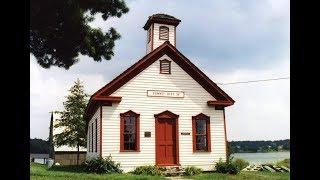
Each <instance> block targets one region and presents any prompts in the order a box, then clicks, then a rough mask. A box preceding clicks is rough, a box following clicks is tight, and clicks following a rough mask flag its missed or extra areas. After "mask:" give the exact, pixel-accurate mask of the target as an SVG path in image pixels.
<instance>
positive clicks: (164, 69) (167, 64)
mask: <svg viewBox="0 0 320 180" xmlns="http://www.w3.org/2000/svg"><path fill="white" fill-rule="evenodd" d="M160 74H171V61H169V60H167V59H164V60H160Z"/></svg>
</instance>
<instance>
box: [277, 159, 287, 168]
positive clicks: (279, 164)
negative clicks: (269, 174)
mask: <svg viewBox="0 0 320 180" xmlns="http://www.w3.org/2000/svg"><path fill="white" fill-rule="evenodd" d="M276 165H277V166H285V167H287V168H290V159H284V160H282V161H278V162H277V163H276Z"/></svg>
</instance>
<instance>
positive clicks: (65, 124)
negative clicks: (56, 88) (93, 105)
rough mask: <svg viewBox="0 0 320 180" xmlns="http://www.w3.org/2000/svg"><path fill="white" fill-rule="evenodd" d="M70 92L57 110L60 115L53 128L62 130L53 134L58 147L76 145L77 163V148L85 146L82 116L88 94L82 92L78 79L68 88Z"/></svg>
mask: <svg viewBox="0 0 320 180" xmlns="http://www.w3.org/2000/svg"><path fill="white" fill-rule="evenodd" d="M69 91H70V94H69V95H68V96H67V97H66V98H67V100H66V101H65V102H64V103H63V106H64V111H57V113H59V114H60V115H61V116H60V118H58V119H57V120H56V121H57V123H56V124H55V126H54V127H55V128H58V127H60V128H61V129H62V132H61V133H60V134H55V135H54V141H55V144H56V145H57V146H58V147H59V146H62V145H67V146H70V147H77V165H78V164H79V148H80V147H85V146H86V130H85V129H86V123H85V120H84V117H83V114H84V112H85V108H86V104H87V97H88V94H86V93H85V92H84V89H83V85H82V83H81V82H80V80H79V79H77V81H76V82H75V84H74V85H73V86H72V87H71V88H70V90H69Z"/></svg>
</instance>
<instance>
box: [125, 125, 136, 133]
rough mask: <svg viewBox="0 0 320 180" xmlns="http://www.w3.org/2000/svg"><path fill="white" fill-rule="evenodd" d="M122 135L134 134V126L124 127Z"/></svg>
mask: <svg viewBox="0 0 320 180" xmlns="http://www.w3.org/2000/svg"><path fill="white" fill-rule="evenodd" d="M124 133H135V126H133V125H124Z"/></svg>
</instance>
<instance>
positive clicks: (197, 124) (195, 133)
mask: <svg viewBox="0 0 320 180" xmlns="http://www.w3.org/2000/svg"><path fill="white" fill-rule="evenodd" d="M192 139H193V152H210V151H211V139H210V117H209V116H207V115H205V114H202V113H200V114H198V115H196V116H192Z"/></svg>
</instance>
